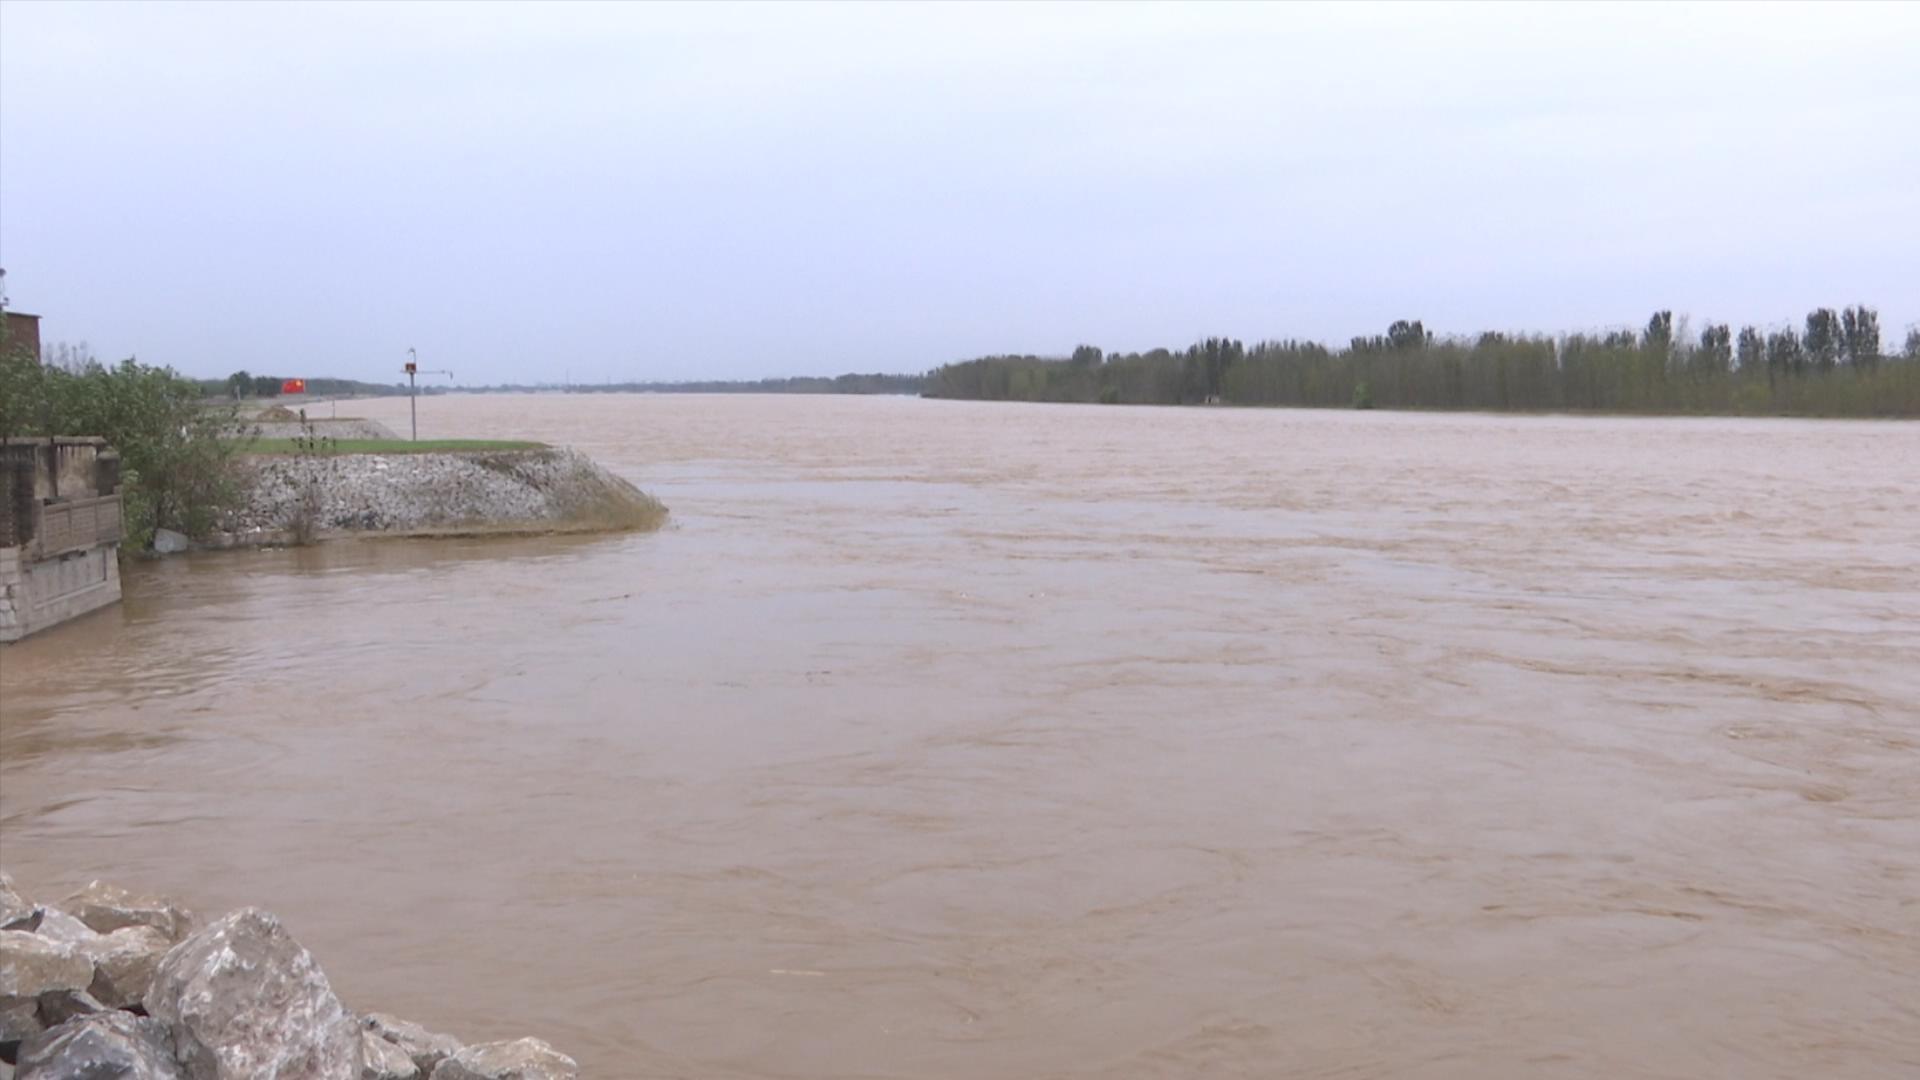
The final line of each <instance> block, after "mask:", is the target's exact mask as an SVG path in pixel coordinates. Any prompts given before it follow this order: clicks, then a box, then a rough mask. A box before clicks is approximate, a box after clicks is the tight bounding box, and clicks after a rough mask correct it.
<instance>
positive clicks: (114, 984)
mask: <svg viewBox="0 0 1920 1080" xmlns="http://www.w3.org/2000/svg"><path fill="white" fill-rule="evenodd" d="M172 947H173V942H171V941H168V940H167V935H165V934H163V933H161V932H160V931H158V930H156V929H154V928H153V927H151V926H123V927H121V928H120V929H118V930H115V931H114V932H113V933H111V934H99V935H96V936H95V937H94V938H93V940H91V941H85V942H82V943H81V944H80V951H81V953H82V954H84V955H85V956H86V957H87V958H88V959H90V960H92V961H93V985H92V986H90V987H89V988H88V989H89V990H90V991H91V992H92V994H93V996H94V997H96V998H99V999H100V1000H101V1001H102V1002H103V1003H105V1004H106V1006H107V1007H108V1008H112V1009H124V1008H126V1007H127V1006H129V1005H138V1004H140V1003H141V1002H142V1001H144V1000H145V999H146V996H147V987H148V986H149V985H150V984H151V983H152V982H153V973H154V972H155V971H156V970H158V969H159V967H160V961H161V959H162V958H163V957H165V956H166V955H167V950H169V949H171V948H172Z"/></svg>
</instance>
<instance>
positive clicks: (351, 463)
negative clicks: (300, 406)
mask: <svg viewBox="0 0 1920 1080" xmlns="http://www.w3.org/2000/svg"><path fill="white" fill-rule="evenodd" d="M244 487H245V490H246V498H245V500H244V501H243V502H242V503H241V505H240V506H238V507H236V508H235V509H233V510H232V511H230V512H228V513H227V514H226V515H225V516H224V518H223V520H222V522H221V526H220V529H221V533H222V536H221V537H220V538H218V539H217V540H216V541H215V542H214V543H213V545H212V546H216V547H227V546H240V545H245V544H247V543H248V542H249V538H250V537H258V536H267V537H277V536H278V535H279V534H280V533H283V532H286V531H288V530H291V529H293V528H294V527H295V522H296V520H297V519H299V518H301V517H303V516H304V517H305V518H307V519H308V523H309V525H310V527H311V529H312V530H313V531H315V532H317V533H319V534H322V535H329V534H339V533H355V532H361V533H366V532H418V531H432V530H450V529H462V528H478V529H483V530H485V529H494V530H510V529H512V528H514V527H520V528H522V529H525V530H526V531H548V530H556V529H607V530H620V529H632V528H651V527H653V526H655V525H657V524H659V522H660V519H662V518H664V517H665V515H666V510H665V508H663V507H662V506H661V505H660V504H659V503H658V502H656V501H655V500H654V499H653V498H652V497H651V496H648V495H647V494H645V493H644V492H642V491H640V490H638V489H637V488H635V487H634V486H633V485H632V484H630V483H628V482H627V481H625V480H623V479H621V478H620V477H618V476H615V475H614V474H613V473H611V472H608V471H607V470H606V469H605V468H602V467H601V466H600V465H598V464H596V463H595V462H594V461H593V460H592V459H591V458H588V457H587V456H586V455H584V454H581V453H578V452H576V451H571V450H556V449H546V448H543V449H536V450H492V451H452V452H446V453H424V454H338V455H324V454H322V455H299V456H270V457H254V458H249V459H247V461H246V476H245V480H244Z"/></svg>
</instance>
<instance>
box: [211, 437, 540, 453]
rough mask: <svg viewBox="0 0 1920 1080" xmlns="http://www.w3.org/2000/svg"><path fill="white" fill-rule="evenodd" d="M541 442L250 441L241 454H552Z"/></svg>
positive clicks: (426, 440) (404, 440) (400, 440)
mask: <svg viewBox="0 0 1920 1080" xmlns="http://www.w3.org/2000/svg"><path fill="white" fill-rule="evenodd" d="M551 449H552V447H550V446H548V445H547V444H546V443H541V442H525V441H521V440H516V439H421V440H419V441H418V442H415V441H413V440H410V439H328V438H325V437H324V436H323V437H321V438H319V439H317V440H315V439H253V440H251V441H244V442H242V443H241V447H240V452H241V453H243V454H450V453H460V452H462V451H496V450H551Z"/></svg>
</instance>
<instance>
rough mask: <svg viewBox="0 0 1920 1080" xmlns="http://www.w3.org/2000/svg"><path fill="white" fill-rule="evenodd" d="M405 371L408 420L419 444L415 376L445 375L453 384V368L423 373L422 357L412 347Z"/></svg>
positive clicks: (417, 390) (415, 440)
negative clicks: (421, 368)
mask: <svg viewBox="0 0 1920 1080" xmlns="http://www.w3.org/2000/svg"><path fill="white" fill-rule="evenodd" d="M405 370H406V373H407V419H408V421H409V422H411V423H412V425H413V441H414V442H419V441H420V391H419V389H418V388H417V384H416V383H415V382H414V376H415V375H445V376H446V377H447V381H448V382H452V381H453V371H452V369H451V368H449V369H447V370H445V371H426V372H423V371H421V370H420V355H419V354H418V353H416V352H414V351H413V347H412V346H408V347H407V366H406V369H405Z"/></svg>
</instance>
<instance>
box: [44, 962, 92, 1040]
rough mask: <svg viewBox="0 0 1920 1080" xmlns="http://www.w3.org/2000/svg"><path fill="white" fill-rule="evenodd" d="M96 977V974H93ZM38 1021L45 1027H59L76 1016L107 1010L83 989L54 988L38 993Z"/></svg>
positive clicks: (90, 1014)
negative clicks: (50, 990)
mask: <svg viewBox="0 0 1920 1080" xmlns="http://www.w3.org/2000/svg"><path fill="white" fill-rule="evenodd" d="M95 977H96V978H98V976H97V975H96V976H95ZM39 1004H40V1023H41V1025H42V1026H45V1027H50V1028H52V1027H59V1026H60V1025H61V1024H64V1023H66V1022H67V1021H69V1020H72V1019H73V1018H74V1017H76V1016H92V1015H93V1014H94V1013H98V1012H107V1011H108V1009H107V1007H106V1006H105V1005H103V1004H101V1003H100V999H99V998H97V997H94V996H93V995H92V994H89V993H87V992H86V991H85V990H55V991H52V992H51V993H46V994H41V995H40V1000H39Z"/></svg>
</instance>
